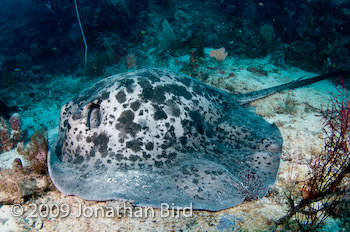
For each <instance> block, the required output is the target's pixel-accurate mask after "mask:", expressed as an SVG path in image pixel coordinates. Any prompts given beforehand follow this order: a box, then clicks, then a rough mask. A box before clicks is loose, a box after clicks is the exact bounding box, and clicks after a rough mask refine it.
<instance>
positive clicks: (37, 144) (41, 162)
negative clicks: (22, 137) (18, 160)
mask: <svg viewBox="0 0 350 232" xmlns="http://www.w3.org/2000/svg"><path fill="white" fill-rule="evenodd" d="M48 150H49V145H48V138H47V132H46V130H45V129H43V128H42V129H40V130H37V131H35V134H34V135H33V136H32V138H31V140H30V143H29V147H27V148H26V149H24V151H22V152H21V155H23V156H24V157H25V158H26V159H27V160H28V161H29V162H30V166H29V168H30V169H31V170H32V171H34V172H37V173H46V172H47V164H46V162H47V153H48Z"/></svg>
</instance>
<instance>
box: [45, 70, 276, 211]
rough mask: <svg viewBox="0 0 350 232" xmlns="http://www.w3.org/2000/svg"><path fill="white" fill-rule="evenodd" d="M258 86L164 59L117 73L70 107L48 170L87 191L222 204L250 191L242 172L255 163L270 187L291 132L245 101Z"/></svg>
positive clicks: (147, 200)
mask: <svg viewBox="0 0 350 232" xmlns="http://www.w3.org/2000/svg"><path fill="white" fill-rule="evenodd" d="M261 93H262V94H260V95H261V96H262V95H264V93H263V92H261ZM252 96H256V94H253V95H232V94H228V93H226V92H223V91H220V90H217V89H215V88H212V87H210V86H208V85H205V84H203V83H201V82H199V81H197V80H195V79H192V78H190V77H188V76H185V75H183V74H180V73H176V72H171V71H168V70H165V69H143V70H138V71H135V72H130V73H122V74H117V75H114V76H110V77H108V78H106V79H104V80H102V81H100V82H98V83H96V84H95V85H94V86H93V87H91V88H90V89H87V90H86V91H84V92H82V93H80V94H79V95H78V96H76V97H75V98H74V99H73V100H72V101H70V102H69V103H67V104H66V105H65V106H64V107H63V108H62V110H61V121H60V128H59V133H58V138H57V141H56V143H55V145H54V146H53V147H52V149H51V151H50V152H49V157H48V168H49V174H50V177H51V179H52V181H53V183H54V184H55V186H56V187H57V188H58V189H59V190H60V191H61V192H63V193H65V194H67V195H77V196H79V197H81V198H83V199H86V200H98V201H99V200H101V201H104V200H113V199H121V200H132V201H133V202H134V204H138V205H140V206H152V207H160V206H161V203H167V204H169V205H172V204H174V205H175V206H179V207H184V206H190V205H191V204H192V207H193V209H205V210H211V211H217V210H221V209H225V208H229V207H232V206H235V205H237V204H239V203H241V202H242V201H243V200H244V198H245V195H244V194H243V193H242V192H244V191H242V187H245V186H246V184H247V183H241V182H240V181H241V178H240V176H241V175H242V174H243V175H244V173H247V172H248V171H249V172H251V173H254V174H255V175H256V176H258V177H259V179H260V180H261V186H260V190H259V191H257V195H258V196H259V197H262V196H264V195H265V194H266V192H267V190H268V187H269V185H272V184H273V183H274V182H275V179H276V175H277V171H278V167H279V161H280V155H281V149H282V142H283V139H282V136H281V133H280V131H279V129H278V128H277V127H276V126H275V125H274V124H270V123H268V122H266V121H265V120H264V119H263V118H261V117H259V116H257V115H256V114H255V113H253V112H251V111H249V110H247V109H246V108H243V107H241V106H240V104H243V103H246V102H248V100H247V99H249V98H252ZM254 99H256V97H254Z"/></svg>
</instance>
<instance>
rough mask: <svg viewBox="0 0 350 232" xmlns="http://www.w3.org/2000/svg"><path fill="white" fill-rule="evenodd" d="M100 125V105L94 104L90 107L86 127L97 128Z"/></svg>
mask: <svg viewBox="0 0 350 232" xmlns="http://www.w3.org/2000/svg"><path fill="white" fill-rule="evenodd" d="M100 124H101V114H100V105H97V104H94V105H91V106H90V109H89V114H88V121H87V126H88V127H90V128H97V127H98V126H99V125H100Z"/></svg>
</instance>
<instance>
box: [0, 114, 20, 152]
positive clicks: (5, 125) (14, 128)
mask: <svg viewBox="0 0 350 232" xmlns="http://www.w3.org/2000/svg"><path fill="white" fill-rule="evenodd" d="M21 124H22V122H21V118H20V116H19V114H18V113H14V114H13V115H12V116H11V118H10V120H9V122H7V121H6V120H5V119H4V118H3V117H1V119H0V153H3V152H7V151H10V150H12V149H14V148H15V147H16V146H17V144H18V143H19V142H21V141H23V136H22V130H21Z"/></svg>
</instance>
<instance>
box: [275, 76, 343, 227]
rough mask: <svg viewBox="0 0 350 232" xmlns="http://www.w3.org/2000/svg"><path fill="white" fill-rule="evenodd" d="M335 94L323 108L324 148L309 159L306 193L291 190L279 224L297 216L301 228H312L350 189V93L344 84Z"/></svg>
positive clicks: (318, 223) (321, 220)
mask: <svg viewBox="0 0 350 232" xmlns="http://www.w3.org/2000/svg"><path fill="white" fill-rule="evenodd" d="M341 84H342V88H341V89H337V90H338V94H332V102H331V107H328V109H326V110H322V111H321V117H322V119H323V122H324V134H325V144H324V148H323V151H322V152H320V153H318V154H316V155H314V156H313V157H312V159H311V162H310V163H309V169H310V173H309V177H308V178H307V179H306V181H305V182H304V187H303V188H302V189H303V194H302V196H301V198H300V197H298V196H297V194H296V193H289V194H287V200H288V204H289V208H290V210H289V212H288V214H287V215H285V216H284V217H282V218H281V219H280V220H279V221H278V222H277V224H287V223H288V222H289V220H290V219H291V218H292V217H293V216H294V218H295V221H296V222H297V224H298V225H299V228H298V230H302V231H310V230H314V229H317V228H319V227H321V226H322V223H323V222H324V220H325V219H326V218H327V217H328V215H329V214H330V213H332V211H333V210H334V209H335V208H336V207H338V206H339V204H340V202H341V199H343V198H344V197H345V194H347V193H348V192H349V189H350V184H349V181H347V180H348V179H349V174H350V152H349V147H350V119H349V117H350V96H349V92H348V90H346V88H345V87H344V83H343V79H342V78H341Z"/></svg>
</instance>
